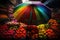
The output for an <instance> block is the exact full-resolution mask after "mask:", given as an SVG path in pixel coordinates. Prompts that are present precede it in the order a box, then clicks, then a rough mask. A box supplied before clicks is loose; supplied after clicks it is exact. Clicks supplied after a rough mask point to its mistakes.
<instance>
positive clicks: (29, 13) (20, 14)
mask: <svg viewBox="0 0 60 40" xmlns="http://www.w3.org/2000/svg"><path fill="white" fill-rule="evenodd" d="M50 13H51V10H50V9H49V8H48V7H46V6H45V5H43V4H42V3H40V2H30V3H29V2H27V3H22V4H19V5H17V6H16V7H15V9H14V14H13V15H14V17H15V18H16V19H17V20H18V21H20V22H23V23H26V24H29V25H31V24H33V25H38V24H41V23H47V21H48V20H49V18H50Z"/></svg>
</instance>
